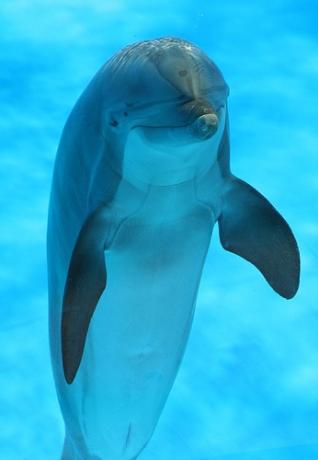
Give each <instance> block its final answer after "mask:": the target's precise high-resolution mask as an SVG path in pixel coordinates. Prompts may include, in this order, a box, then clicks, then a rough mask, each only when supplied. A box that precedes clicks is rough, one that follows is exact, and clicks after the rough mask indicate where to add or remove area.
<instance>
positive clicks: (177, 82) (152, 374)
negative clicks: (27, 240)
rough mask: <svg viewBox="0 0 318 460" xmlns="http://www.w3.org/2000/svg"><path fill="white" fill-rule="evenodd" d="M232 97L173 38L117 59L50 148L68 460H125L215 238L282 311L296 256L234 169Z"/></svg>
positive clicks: (162, 383) (281, 224)
mask: <svg viewBox="0 0 318 460" xmlns="http://www.w3.org/2000/svg"><path fill="white" fill-rule="evenodd" d="M227 96H228V87H227V85H226V83H225V81H224V79H223V76H222V74H221V73H220V71H219V70H218V68H217V67H216V66H215V64H214V63H213V62H212V61H211V60H210V59H209V58H208V57H207V56H206V55H205V54H204V53H203V52H202V51H201V50H200V49H199V48H197V47H196V46H194V45H192V44H191V43H188V42H186V41H183V40H179V39H176V38H162V39H158V40H152V41H145V42H141V43H138V44H135V45H132V46H130V47H127V48H125V49H123V50H122V51H120V52H119V53H118V54H117V55H115V56H114V57H113V58H112V59H111V60H110V61H108V62H107V63H106V64H105V65H104V66H103V67H102V68H101V69H100V70H99V72H98V73H97V74H96V76H95V77H94V78H93V80H92V81H91V83H90V84H89V86H88V87H87V89H86V90H85V91H84V93H83V94H82V96H81V97H80V99H79V101H78V102H77V104H76V105H75V107H74V109H73V111H72V112H71V114H70V116H69V119H68V121H67V123H66V126H65V128H64V131H63V134H62V138H61V142H60V145H59V149H58V153H57V158H56V163H55V170H54V177H53V184H52V192H51V200H50V210H49V223H48V271H49V300H50V343H51V355H52V364H53V370H54V377H55V382H56V387H57V393H58V397H59V402H60V406H61V410H62V413H63V417H64V420H65V425H66V438H65V445H64V452H63V455H62V458H64V459H65V460H66V459H67V460H70V459H72V460H73V459H81V460H88V459H95V460H119V459H121V460H132V459H135V458H137V456H138V454H139V453H140V451H141V450H142V449H143V447H144V446H145V445H146V443H147V442H148V440H149V439H150V437H151V434H152V432H153V430H154V428H155V426H156V423H157V421H158V418H159V416H160V413H161V411H162V409H163V406H164V404H165V401H166V398H167V396H168V394H169V391H170V389H171V386H172V384H173V382H174V379H175V377H176V373H177V370H178V367H179V364H180V361H181V359H182V356H183V353H184V349H185V345H186V342H187V339H188V335H189V332H190V328H191V323H192V317H193V312H194V307H195V302H196V296H197V291H198V287H199V283H200V278H201V273H202V268H203V265H204V261H205V257H206V254H207V251H208V247H209V243H210V239H211V234H212V230H213V226H214V224H215V223H216V222H218V226H219V233H220V240H221V243H222V245H223V247H224V248H225V249H226V250H228V251H231V252H233V253H235V254H238V255H239V256H241V257H242V258H244V259H246V260H247V261H249V262H251V263H252V264H254V265H255V267H256V268H258V270H259V271H260V272H261V273H262V274H263V276H264V277H265V279H266V280H267V282H268V283H269V284H270V286H271V287H272V288H273V289H274V290H275V291H276V292H278V294H280V295H281V296H283V297H285V298H291V297H293V296H294V295H295V293H296V291H297V288H298V283H299V265H300V263H299V252H298V248H297V244H296V241H295V238H294V236H293V234H292V232H291V230H290V228H289V226H288V225H287V223H286V221H285V220H284V219H283V217H282V216H281V215H280V214H279V213H278V212H277V211H276V209H275V208H274V207H273V206H272V205H271V204H270V203H269V202H268V201H267V200H266V199H265V198H264V197H263V196H262V195H261V194H260V193H259V192H257V191H256V190H255V189H254V188H253V187H251V186H250V185H248V184H247V183H245V182H244V181H242V180H240V179H237V178H236V177H235V176H234V175H233V174H232V173H231V171H230V165H229V121H228V110H227Z"/></svg>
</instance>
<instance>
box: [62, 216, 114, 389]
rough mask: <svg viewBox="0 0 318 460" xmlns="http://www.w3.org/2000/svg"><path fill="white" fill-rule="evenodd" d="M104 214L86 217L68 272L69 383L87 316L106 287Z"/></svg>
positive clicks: (65, 352)
mask: <svg viewBox="0 0 318 460" xmlns="http://www.w3.org/2000/svg"><path fill="white" fill-rule="evenodd" d="M102 228H103V216H102V210H97V211H95V213H93V214H92V215H91V216H89V217H88V219H87V220H86V221H85V223H84V225H83V227H82V229H81V231H80V233H79V236H78V238H77V241H76V244H75V247H74V250H73V254H72V258H71V261H70V265H69V270H68V274H67V279H66V284H65V290H64V298H63V313H62V325H61V326H62V331H61V333H62V334H61V339H62V356H63V368H64V375H65V379H66V381H67V383H72V381H73V380H74V378H75V375H76V372H77V370H78V368H79V365H80V362H81V359H82V355H83V350H84V345H85V339H86V334H87V330H88V326H89V323H90V320H91V318H92V316H93V313H94V311H95V308H96V305H97V303H98V300H99V298H100V296H101V295H102V293H103V291H104V289H105V287H106V278H107V275H106V267H105V259H104V245H103V243H101V237H100V238H98V234H99V233H102Z"/></svg>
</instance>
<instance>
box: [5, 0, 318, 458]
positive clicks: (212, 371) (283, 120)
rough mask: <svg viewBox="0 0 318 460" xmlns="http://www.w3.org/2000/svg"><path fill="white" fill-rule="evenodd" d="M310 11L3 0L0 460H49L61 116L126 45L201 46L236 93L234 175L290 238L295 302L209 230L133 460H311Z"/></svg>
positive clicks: (315, 143) (317, 391)
mask: <svg viewBox="0 0 318 460" xmlns="http://www.w3.org/2000/svg"><path fill="white" fill-rule="evenodd" d="M317 24H318V3H317V2H315V1H309V0H276V1H275V2H268V0H258V1H256V2H251V1H247V0H246V1H244V0H239V1H235V0H226V1H222V2H221V1H218V2H216V1H213V2H212V1H207V0H206V1H203V2H202V1H201V2H196V1H194V0H191V1H189V0H182V1H181V0H174V1H173V2H172V1H170V0H169V1H168V0H161V1H160V2H155V1H154V2H150V1H146V0H134V1H131V0H116V1H108V0H105V1H101V0H100V1H98V0H91V1H90V2H86V1H84V0H76V1H75V0H65V1H62V0H54V1H50V0H42V1H40V0H28V1H25V0H11V1H10V0H1V4H0V38H1V41H0V139H1V147H0V285H1V287H0V289H1V291H0V305H1V306H0V308H1V309H0V459H1V460H2V459H3V460H44V459H46V460H51V459H52V460H54V459H58V458H59V453H60V449H61V444H62V438H63V423H62V420H61V416H60V412H59V408H58V404H57V400H56V396H55V391H54V386H53V379H52V374H51V369H50V363H49V349H48V334H47V285H46V261H45V232H46V218H47V206H48V196H49V188H50V180H51V174H52V166H53V161H54V156H55V151H56V147H57V144H58V140H59V136H60V133H61V130H62V127H63V125H64V122H65V119H66V117H67V115H68V113H69V111H70V109H71V108H72V106H73V105H74V103H75V101H76V99H77V97H78V96H79V95H80V93H81V92H82V91H83V89H84V87H85V86H86V84H87V83H88V81H89V80H90V78H91V77H92V76H93V75H94V73H95V72H96V71H97V69H98V68H99V67H100V66H101V65H102V64H103V62H104V61H105V60H106V59H108V58H109V57H110V56H111V55H112V54H113V53H114V52H116V51H117V50H118V49H120V48H121V47H122V46H124V45H126V44H129V43H132V42H136V41H139V40H143V39H149V38H156V37H160V36H165V35H174V36H178V37H181V38H185V39H188V40H191V41H193V42H195V43H197V44H198V45H199V46H201V47H202V49H203V50H204V51H205V52H206V53H207V54H208V55H209V56H210V57H211V58H212V59H214V60H215V62H216V63H217V65H218V66H219V67H220V68H221V70H222V72H223V74H224V76H225V78H226V81H227V82H228V84H229V86H230V88H231V95H230V100H229V110H230V122H231V145H232V169H233V172H234V173H235V174H236V175H237V176H239V177H241V178H242V179H244V180H246V181H247V182H249V183H250V184H252V185H253V186H254V187H256V188H257V189H258V190H260V191H261V192H262V193H263V194H264V195H265V196H266V197H267V198H268V199H270V200H271V201H272V203H273V204H274V205H275V206H276V207H277V208H278V209H279V210H280V212H281V213H282V214H283V215H284V217H285V218H286V219H287V221H288V222H289V224H290V225H291V227H292V228H293V230H294V232H295V235H296V238H297V240H298V242H299V246H300V251H301V257H302V278H301V287H300V291H299V293H298V294H297V297H296V298H295V299H293V300H290V301H286V300H284V299H282V298H279V297H278V296H277V295H276V294H275V293H274V292H272V291H271V289H270V288H269V287H268V286H267V285H266V283H265V282H264V280H263V278H262V276H261V275H260V274H259V273H258V272H257V271H256V269H254V268H253V267H252V266H251V265H249V264H248V263H247V262H245V261H244V260H243V259H240V258H239V257H237V256H234V255H233V254H230V253H226V252H225V251H224V250H223V249H221V248H220V244H219V241H218V234H217V228H216V229H215V231H214V235H213V241H212V245H211V248H210V252H209V255H208V260H207V263H206V267H205V271H204V274H203V279H202V283H201V288H200V293H199V298H198V303H197V311H196V316H195V321H194V325H193V329H192V333H191V338H190V341H189V345H188V349H187V352H186V355H185V359H184V361H183V364H182V367H181V370H180V373H179V375H178V378H177V380H176V383H175V385H174V388H173V390H172V392H171V395H170V397H169V399H168V403H167V405H166V408H165V410H164V412H163V414H162V416H161V419H160V422H159V424H158V427H157V429H156V432H155V435H154V437H153V439H152V440H151V442H150V444H149V445H148V447H147V449H146V450H145V451H144V453H143V454H142V455H141V456H140V460H175V459H182V460H210V459H212V460H213V459H214V460H221V459H222V460H267V459H273V460H294V459H295V460H299V459H301V460H316V459H318V335H317V330H318V302H317V296H318V277H317V275H318V269H317V266H318V204H317V203H318V200H317V198H318V158H317V155H318V122H317V120H318V101H317V95H318V27H317Z"/></svg>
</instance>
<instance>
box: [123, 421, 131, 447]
mask: <svg viewBox="0 0 318 460" xmlns="http://www.w3.org/2000/svg"><path fill="white" fill-rule="evenodd" d="M130 438H131V423H129V425H128V430H127V435H126V439H125V446H124V451H125V450H126V449H127V448H128V444H129V442H130Z"/></svg>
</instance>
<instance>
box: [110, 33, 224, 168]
mask: <svg viewBox="0 0 318 460" xmlns="http://www.w3.org/2000/svg"><path fill="white" fill-rule="evenodd" d="M109 64H110V65H109V69H110V70H111V79H112V84H111V85H110V87H111V88H112V94H109V95H108V97H107V98H105V100H108V102H109V98H110V99H111V103H110V107H111V110H108V112H107V114H108V119H107V123H108V125H109V126H110V127H111V129H112V130H113V132H114V131H117V132H118V133H119V132H121V133H125V134H124V135H125V136H127V145H126V148H125V158H126V159H127V158H128V157H129V161H130V163H132V162H134V161H135V162H140V161H141V162H143V163H145V164H147V168H148V172H149V170H150V169H151V164H153V165H155V168H156V169H157V170H158V169H159V170H160V168H161V169H162V168H163V170H164V171H166V172H167V171H169V168H170V170H171V169H173V170H177V169H178V162H179V166H180V168H181V169H184V168H185V167H186V168H188V169H189V167H190V166H191V165H192V166H193V167H194V169H198V168H199V169H200V162H201V160H202V158H201V157H202V155H200V153H202V151H204V152H208V151H209V152H210V163H211V164H212V163H213V161H216V157H217V150H218V146H219V143H220V141H221V138H222V134H223V131H224V127H225V117H226V100H227V96H228V86H227V84H226V83H225V81H224V79H223V76H222V74H221V72H220V71H219V70H218V68H217V67H216V66H215V64H214V63H213V62H212V61H211V60H210V59H209V58H208V57H207V56H206V55H205V54H204V53H203V52H202V51H201V50H200V49H199V48H198V47H196V46H194V45H192V44H190V43H188V42H185V41H182V40H179V39H174V38H162V39H159V40H153V41H146V42H142V43H139V44H138V45H132V46H131V47H128V48H126V49H124V50H123V51H121V53H119V55H117V56H115V58H113V60H112V61H111V62H110V63H109ZM158 152H161V155H159V154H158ZM205 156H206V155H205ZM150 157H151V158H150ZM206 161H208V160H207V159H205V162H206ZM201 169H202V168H201Z"/></svg>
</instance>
